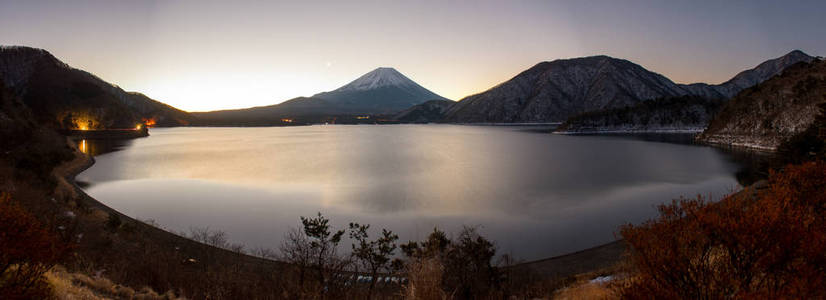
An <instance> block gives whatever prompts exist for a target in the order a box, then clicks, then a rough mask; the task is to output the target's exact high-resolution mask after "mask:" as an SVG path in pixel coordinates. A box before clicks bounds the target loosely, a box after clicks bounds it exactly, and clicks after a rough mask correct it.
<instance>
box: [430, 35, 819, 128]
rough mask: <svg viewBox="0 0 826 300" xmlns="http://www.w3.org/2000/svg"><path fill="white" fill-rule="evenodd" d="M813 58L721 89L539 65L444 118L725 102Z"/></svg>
mask: <svg viewBox="0 0 826 300" xmlns="http://www.w3.org/2000/svg"><path fill="white" fill-rule="evenodd" d="M812 59H813V57H811V56H808V55H806V54H805V53H803V52H801V51H798V50H795V51H792V52H790V53H788V54H786V55H784V56H782V57H779V58H777V59H772V60H769V61H766V62H764V63H762V64H760V65H758V66H757V67H755V68H754V69H751V70H747V71H743V72H741V73H740V74H737V76H735V77H734V78H732V79H731V80H729V81H726V82H725V83H722V84H719V85H709V84H705V83H695V84H688V85H685V84H676V83H674V82H672V81H671V80H670V79H668V78H666V77H664V76H662V75H660V74H657V73H654V72H651V71H648V70H646V69H645V68H643V67H641V66H639V65H637V64H634V63H632V62H629V61H627V60H623V59H616V58H612V57H608V56H591V57H583V58H574V59H561V60H555V61H551V62H542V63H539V64H537V65H535V66H533V67H531V68H530V69H528V70H526V71H524V72H522V73H520V74H518V75H516V76H515V77H514V78H512V79H510V80H508V81H506V82H504V83H501V84H499V85H497V86H495V87H493V88H491V89H489V90H487V91H485V92H482V93H479V94H476V95H472V96H468V97H465V98H464V99H462V100H460V101H459V102H457V103H456V105H454V106H453V107H451V108H450V109H448V111H447V112H446V114H445V116H444V118H443V120H444V121H446V122H458V123H490V122H492V123H532V122H562V121H565V120H566V119H568V118H569V117H572V116H575V115H577V114H581V113H584V112H589V111H596V110H604V109H611V108H619V107H626V106H633V105H635V104H637V103H639V102H640V101H643V100H649V99H657V98H669V97H678V96H685V95H696V96H701V97H704V98H708V99H717V98H721V99H724V98H729V97H731V96H732V95H734V94H736V93H737V92H739V91H741V90H742V89H744V88H746V87H749V86H751V85H754V84H756V83H758V82H762V81H764V80H766V79H768V78H770V77H771V76H774V75H776V74H778V73H780V72H782V70H783V69H785V68H786V67H788V66H789V65H792V64H794V63H797V62H800V61H811V60H812Z"/></svg>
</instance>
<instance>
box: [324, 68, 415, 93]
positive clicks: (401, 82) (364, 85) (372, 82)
mask: <svg viewBox="0 0 826 300" xmlns="http://www.w3.org/2000/svg"><path fill="white" fill-rule="evenodd" d="M389 85H395V86H399V87H409V88H418V87H421V86H419V85H418V84H416V83H415V82H413V80H410V79H409V78H407V77H406V76H404V75H402V73H399V71H396V69H393V68H386V67H381V68H377V69H375V70H373V71H370V72H369V73H367V74H364V75H361V77H359V78H356V80H353V81H352V82H350V83H348V84H347V85H345V86H342V87H340V88H338V89H336V90H335V91H334V92H346V91H366V90H372V89H376V88H380V87H384V86H389Z"/></svg>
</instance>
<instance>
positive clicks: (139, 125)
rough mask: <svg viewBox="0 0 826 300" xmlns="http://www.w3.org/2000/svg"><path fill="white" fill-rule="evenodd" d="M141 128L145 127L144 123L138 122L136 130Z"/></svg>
mask: <svg viewBox="0 0 826 300" xmlns="http://www.w3.org/2000/svg"><path fill="white" fill-rule="evenodd" d="M141 128H143V124H138V125H137V126H135V130H141Z"/></svg>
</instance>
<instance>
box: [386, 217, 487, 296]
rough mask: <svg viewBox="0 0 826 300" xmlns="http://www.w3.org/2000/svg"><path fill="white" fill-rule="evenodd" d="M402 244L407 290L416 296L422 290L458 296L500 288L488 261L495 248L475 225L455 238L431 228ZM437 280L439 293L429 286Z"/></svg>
mask: <svg viewBox="0 0 826 300" xmlns="http://www.w3.org/2000/svg"><path fill="white" fill-rule="evenodd" d="M401 248H402V251H403V252H404V253H405V255H407V256H408V258H409V261H408V263H407V271H408V276H409V280H410V284H409V286H408V287H407V292H408V294H409V293H413V294H418V295H419V296H416V297H422V293H424V294H427V295H437V294H444V295H452V296H453V297H457V298H459V299H476V298H484V297H489V296H491V295H493V294H494V292H495V291H497V290H498V288H499V281H500V276H499V275H500V274H499V270H498V269H497V268H496V267H495V266H493V265H492V264H491V260H492V259H493V257H494V255H495V254H496V249H495V247H494V245H493V243H492V242H490V241H489V240H487V239H485V238H484V237H482V236H480V235H479V234H478V233H477V232H476V230H475V229H474V228H471V227H465V228H464V229H463V230H462V231H461V232H460V233H459V236H458V237H457V238H456V239H455V240H450V239H448V238H447V236H446V235H445V233H444V232H442V231H440V230H438V229H434V230H433V232H432V233H431V234H430V236H429V237H428V239H427V240H425V241H423V242H422V243H418V242H408V243H407V244H404V245H402V246H401ZM417 276H425V277H417ZM436 280H438V281H440V282H441V289H442V291H441V292H440V293H437V292H436V291H434V289H433V286H432V284H433V282H434V281H436ZM417 284H418V285H421V286H417ZM416 291H418V292H416ZM425 291H426V292H425Z"/></svg>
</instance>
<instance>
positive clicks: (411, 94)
mask: <svg viewBox="0 0 826 300" xmlns="http://www.w3.org/2000/svg"><path fill="white" fill-rule="evenodd" d="M313 98H318V99H322V100H326V101H328V102H330V103H331V104H334V105H336V106H342V107H343V108H346V109H345V110H348V111H354V112H359V113H393V112H398V111H401V110H404V109H407V108H409V107H411V106H413V105H417V104H421V103H423V102H425V101H428V100H447V99H445V98H444V97H442V96H439V95H437V94H435V93H433V92H431V91H429V90H428V89H426V88H424V87H422V86H421V85H419V84H417V83H416V82H414V81H413V80H410V78H407V77H406V76H404V75H403V74H402V73H399V71H396V69H393V68H377V69H375V70H373V71H370V72H369V73H367V74H364V75H362V76H361V77H359V78H357V79H356V80H353V81H352V82H350V83H348V84H347V85H345V86H342V87H340V88H338V89H336V90H333V91H330V92H324V93H319V94H315V95H314V96H313Z"/></svg>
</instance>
